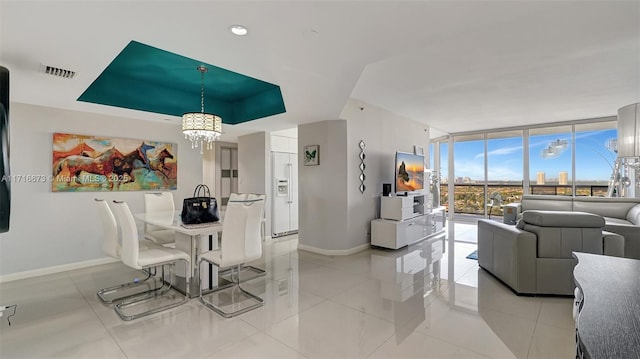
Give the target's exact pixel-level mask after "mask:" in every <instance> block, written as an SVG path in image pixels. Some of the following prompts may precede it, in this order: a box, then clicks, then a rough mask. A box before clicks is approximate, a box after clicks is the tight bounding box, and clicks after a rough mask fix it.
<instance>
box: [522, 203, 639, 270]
mask: <svg viewBox="0 0 640 359" xmlns="http://www.w3.org/2000/svg"><path fill="white" fill-rule="evenodd" d="M527 210H551V211H575V212H587V213H593V214H597V215H600V216H602V217H603V218H604V221H605V225H604V228H603V229H604V230H605V231H608V232H613V233H617V234H619V235H621V236H623V237H624V257H625V258H634V259H640V198H604V197H567V196H540V195H526V196H523V197H522V202H521V203H520V204H519V206H518V211H519V212H520V213H522V212H524V211H527ZM520 216H521V214H520V215H519V217H520Z"/></svg>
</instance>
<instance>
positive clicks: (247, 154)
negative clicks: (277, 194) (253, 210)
mask: <svg viewBox="0 0 640 359" xmlns="http://www.w3.org/2000/svg"><path fill="white" fill-rule="evenodd" d="M269 148H270V141H269V135H268V134H267V133H265V132H258V133H254V134H251V135H246V136H240V137H238V192H240V193H264V194H266V195H267V201H266V203H265V207H264V210H265V218H266V223H265V225H266V226H265V233H267V234H269V233H271V198H270V194H271V189H270V187H269V184H270V183H271V180H270V178H271V150H270V149H269Z"/></svg>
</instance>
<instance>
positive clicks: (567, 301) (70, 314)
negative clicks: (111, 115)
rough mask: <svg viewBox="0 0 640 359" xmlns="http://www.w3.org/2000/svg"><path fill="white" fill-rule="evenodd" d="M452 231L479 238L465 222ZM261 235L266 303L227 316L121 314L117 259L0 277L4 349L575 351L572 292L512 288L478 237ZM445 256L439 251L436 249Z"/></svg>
mask: <svg viewBox="0 0 640 359" xmlns="http://www.w3.org/2000/svg"><path fill="white" fill-rule="evenodd" d="M451 227H452V228H450V230H449V236H450V237H449V238H456V236H457V234H458V233H460V235H461V236H462V237H463V238H464V239H465V240H466V241H467V242H475V241H474V240H473V238H472V237H473V233H474V232H475V231H473V230H470V229H469V225H468V224H465V225H454V226H451ZM296 247H297V238H296V237H295V236H291V237H285V238H283V239H279V240H278V241H277V242H275V243H273V244H271V245H268V246H265V248H264V255H263V258H262V259H261V260H260V261H258V262H256V263H254V265H256V266H259V267H262V268H265V269H266V270H267V273H268V274H267V276H266V277H262V278H258V279H253V280H251V281H249V282H247V283H246V284H245V287H246V288H247V289H249V290H251V291H252V292H254V293H256V294H258V295H260V296H261V297H262V298H264V299H265V302H266V304H265V306H264V307H263V308H260V309H257V310H254V311H251V312H248V313H245V314H243V315H241V316H239V317H236V318H232V319H224V318H222V317H220V316H218V315H217V314H215V313H213V312H211V311H209V310H208V309H206V308H204V307H203V306H202V305H201V304H200V303H199V302H198V301H197V300H191V301H190V302H189V303H187V304H185V305H183V306H180V307H177V308H174V309H172V310H169V311H166V312H163V313H158V314H154V315H152V316H149V317H145V318H141V319H138V320H135V321H132V322H123V321H121V320H120V319H119V318H118V317H117V315H116V314H115V313H114V311H113V308H112V307H111V306H107V305H103V304H101V303H100V302H99V301H98V300H97V298H96V295H95V292H96V290H98V289H99V288H102V287H106V286H110V285H113V284H117V283H121V282H123V281H126V280H130V279H132V278H134V277H136V276H140V273H139V272H135V271H132V270H130V269H128V268H127V267H125V266H123V265H122V264H120V263H113V264H108V265H102V266H96V267H92V268H85V269H81V270H75V271H70V272H66V273H59V274H53V275H48V276H42V277H38V278H31V279H24V280H19V281H13V282H7V283H2V284H0V303H2V304H18V312H17V315H16V316H14V317H13V318H12V323H13V325H11V326H8V325H7V321H6V320H4V319H5V318H0V321H1V322H0V357H1V358H3V359H8V358H42V357H60V358H487V357H488V358H571V357H573V355H574V329H573V326H574V324H573V320H572V317H571V313H572V312H571V309H572V307H571V305H572V300H571V298H566V297H521V296H516V295H515V294H513V292H511V291H510V290H509V289H507V288H506V287H505V286H504V285H503V284H502V283H500V282H498V281H497V280H496V279H495V278H494V277H492V276H491V275H489V274H488V273H486V272H485V271H484V270H482V269H480V268H479V267H478V265H477V262H476V261H475V260H469V259H466V258H465V257H466V256H467V255H468V254H469V253H471V252H472V251H473V250H475V249H476V245H475V244H473V243H453V242H451V243H450V242H448V241H447V242H445V245H444V249H445V252H444V253H442V249H443V248H442V241H441V240H440V241H439V240H429V241H423V242H421V243H418V244H416V245H413V246H410V247H408V248H403V249H400V250H397V251H391V250H381V249H368V250H366V251H363V252H360V253H357V254H354V255H351V256H346V257H339V256H322V255H317V254H313V253H309V252H305V251H297V249H296ZM440 253H442V257H441V259H440V260H439V261H434V260H433V257H434V256H435V257H436V258H438V257H439V256H440Z"/></svg>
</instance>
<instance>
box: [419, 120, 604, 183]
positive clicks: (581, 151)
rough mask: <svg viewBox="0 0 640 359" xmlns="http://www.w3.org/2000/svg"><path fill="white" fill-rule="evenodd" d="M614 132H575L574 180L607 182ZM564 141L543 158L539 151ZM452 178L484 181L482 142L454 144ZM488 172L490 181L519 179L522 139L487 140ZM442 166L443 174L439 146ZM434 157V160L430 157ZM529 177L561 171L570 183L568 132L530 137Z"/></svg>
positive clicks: (555, 175)
mask: <svg viewBox="0 0 640 359" xmlns="http://www.w3.org/2000/svg"><path fill="white" fill-rule="evenodd" d="M616 138H617V131H616V130H615V129H610V130H597V131H588V132H576V173H577V175H576V179H577V180H578V181H607V180H609V177H610V176H611V172H612V169H611V166H612V165H613V161H614V159H615V153H613V152H612V151H609V150H608V149H607V148H606V143H607V140H609V139H616ZM557 140H561V141H564V140H566V141H567V143H568V146H567V148H566V149H564V150H561V151H560V152H559V154H558V155H557V156H554V158H544V157H543V156H542V152H543V150H544V149H545V148H548V146H549V145H550V144H552V143H553V142H554V141H557ZM454 146H455V148H454V155H455V176H456V177H470V178H471V179H472V180H477V181H482V180H483V179H484V142H483V141H482V140H480V141H467V142H457V143H455V144H454ZM487 153H488V168H489V170H488V173H489V180H490V181H501V180H510V181H521V180H522V177H523V175H522V173H523V172H522V166H523V161H522V153H523V146H522V138H506V139H494V140H489V141H488V148H487ZM440 155H441V159H442V160H441V166H442V169H443V171H445V172H446V168H447V155H448V151H447V146H446V144H445V146H442V147H441V151H440ZM432 158H433V157H432ZM529 164H530V169H529V172H530V176H531V177H532V178H531V179H532V180H535V178H536V173H537V172H538V171H542V172H545V177H546V179H547V180H550V179H554V178H555V179H557V178H558V176H559V173H560V172H561V171H565V172H567V173H568V177H569V180H571V176H572V174H571V133H569V132H567V133H558V134H554V135H541V136H530V137H529Z"/></svg>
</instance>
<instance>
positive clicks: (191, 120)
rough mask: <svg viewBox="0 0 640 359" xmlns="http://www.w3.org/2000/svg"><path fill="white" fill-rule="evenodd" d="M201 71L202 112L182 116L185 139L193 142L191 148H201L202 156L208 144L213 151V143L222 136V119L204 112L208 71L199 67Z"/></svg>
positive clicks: (208, 147)
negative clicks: (206, 73)
mask: <svg viewBox="0 0 640 359" xmlns="http://www.w3.org/2000/svg"><path fill="white" fill-rule="evenodd" d="M198 71H200V112H187V113H185V114H184V115H182V133H184V138H187V139H189V141H191V148H197V147H200V154H202V151H203V150H204V146H205V144H206V146H207V149H208V150H211V148H212V146H213V142H214V141H217V140H219V139H220V136H221V135H222V118H221V117H220V116H218V115H214V114H210V113H205V112H204V73H205V72H207V71H208V69H207V68H206V67H204V66H202V65H200V66H198Z"/></svg>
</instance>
